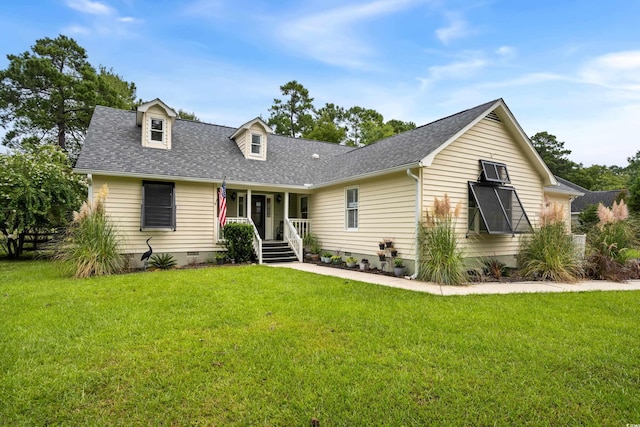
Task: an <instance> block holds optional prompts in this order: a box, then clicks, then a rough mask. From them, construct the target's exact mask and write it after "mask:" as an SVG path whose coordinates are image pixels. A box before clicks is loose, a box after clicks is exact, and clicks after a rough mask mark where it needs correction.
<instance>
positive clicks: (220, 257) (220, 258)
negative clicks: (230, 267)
mask: <svg viewBox="0 0 640 427" xmlns="http://www.w3.org/2000/svg"><path fill="white" fill-rule="evenodd" d="M225 259H227V253H226V252H222V251H218V252H216V263H217V264H218V265H220V264H224V260H225Z"/></svg>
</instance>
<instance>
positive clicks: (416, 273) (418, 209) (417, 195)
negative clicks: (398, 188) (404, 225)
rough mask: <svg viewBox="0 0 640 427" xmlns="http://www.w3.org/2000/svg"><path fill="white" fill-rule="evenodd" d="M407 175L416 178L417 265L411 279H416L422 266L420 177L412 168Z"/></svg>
mask: <svg viewBox="0 0 640 427" xmlns="http://www.w3.org/2000/svg"><path fill="white" fill-rule="evenodd" d="M407 175H408V176H410V177H411V178H413V179H415V180H416V200H415V202H416V207H415V211H416V212H415V230H416V241H415V247H416V255H415V266H414V271H413V274H412V275H411V279H415V278H417V277H418V268H419V267H420V244H419V241H418V237H419V235H420V229H419V225H420V178H419V177H417V176H416V175H414V174H413V173H412V172H411V169H407Z"/></svg>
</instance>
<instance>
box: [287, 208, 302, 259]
mask: <svg viewBox="0 0 640 427" xmlns="http://www.w3.org/2000/svg"><path fill="white" fill-rule="evenodd" d="M293 222H294V220H291V219H288V218H287V219H286V220H285V231H284V238H285V239H286V240H287V242H288V243H289V246H290V247H291V249H293V252H294V253H295V254H296V257H298V261H300V262H302V259H303V258H304V251H303V246H302V237H300V234H298V230H297V229H296V227H295V225H294V223H293Z"/></svg>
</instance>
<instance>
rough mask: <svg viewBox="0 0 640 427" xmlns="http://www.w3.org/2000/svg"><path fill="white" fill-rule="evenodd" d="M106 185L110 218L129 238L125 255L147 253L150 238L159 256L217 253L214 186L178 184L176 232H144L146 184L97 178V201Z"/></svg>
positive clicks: (95, 184)
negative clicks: (141, 215) (200, 252)
mask: <svg viewBox="0 0 640 427" xmlns="http://www.w3.org/2000/svg"><path fill="white" fill-rule="evenodd" d="M104 183H107V185H108V187H109V195H108V197H107V201H106V208H107V214H108V215H109V217H110V218H111V219H112V220H113V221H114V223H115V224H116V225H117V227H118V230H119V231H120V232H121V233H122V235H123V236H124V237H125V248H124V252H125V253H142V252H144V251H146V250H147V246H146V244H145V240H146V239H147V238H148V237H153V239H152V240H151V243H152V246H153V250H154V252H156V253H159V252H172V253H173V252H192V251H212V250H214V249H217V246H216V245H215V242H216V239H215V237H214V236H215V234H214V233H215V222H216V217H215V211H214V208H215V200H214V194H215V189H214V185H213V184H205V183H188V182H179V181H178V182H175V195H176V231H159V230H144V231H140V210H141V204H142V180H141V179H131V178H120V177H117V178H116V177H104V176H95V175H94V176H93V189H94V191H93V194H94V197H95V196H97V194H98V190H99V189H100V188H101V187H102V185H103V184H104Z"/></svg>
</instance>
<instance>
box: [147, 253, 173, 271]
mask: <svg viewBox="0 0 640 427" xmlns="http://www.w3.org/2000/svg"><path fill="white" fill-rule="evenodd" d="M176 264H177V262H176V259H175V258H174V257H173V255H171V254H166V253H165V254H157V255H152V256H151V259H150V260H149V266H150V267H153V268H159V269H161V270H168V269H170V268H173V267H175V266H176Z"/></svg>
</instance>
